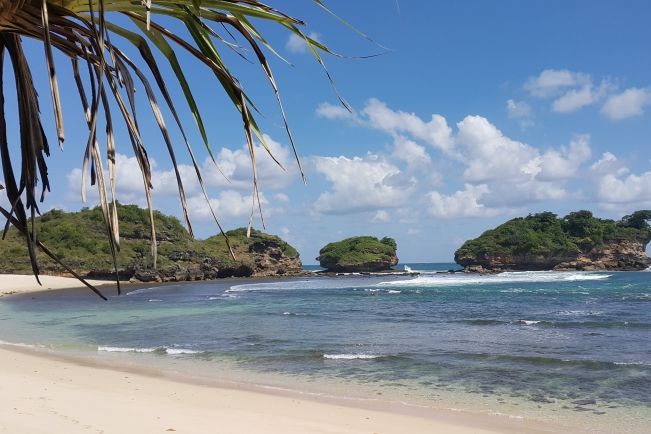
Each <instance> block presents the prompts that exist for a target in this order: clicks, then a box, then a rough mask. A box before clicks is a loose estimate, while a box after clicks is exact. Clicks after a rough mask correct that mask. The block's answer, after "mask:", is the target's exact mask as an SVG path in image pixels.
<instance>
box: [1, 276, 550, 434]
mask: <svg viewBox="0 0 651 434" xmlns="http://www.w3.org/2000/svg"><path fill="white" fill-rule="evenodd" d="M42 279H43V280H42V281H43V284H44V285H43V286H39V285H38V284H37V283H36V281H35V279H34V277H33V276H22V275H0V296H2V295H3V294H9V293H15V292H29V291H42V290H46V289H63V288H73V287H80V286H83V285H82V284H81V283H80V282H78V281H77V280H75V279H70V278H63V277H52V276H43V277H42ZM91 283H92V284H94V285H101V284H110V283H111V282H104V281H92V282H91ZM123 369H124V368H123V367H120V366H116V367H113V365H111V366H110V367H106V366H98V365H97V362H92V361H91V362H88V361H80V360H76V359H70V358H66V357H61V356H53V355H52V354H48V353H38V352H34V351H31V350H26V349H21V348H18V347H15V346H7V345H0V433H11V434H18V433H21V434H22V433H29V434H31V433H35V434H37V433H48V434H74V433H104V434H109V433H116V434H130V433H133V434H146V433H165V432H178V433H190V434H200V433H228V434H236V433H242V434H256V433H269V434H281V433H282V434H309V433H324V434H325V433H360V434H361V433H367V434H372V433H378V434H380V433H381V434H391V433H396V434H417V433H428V434H429V433H441V434H444V433H445V434H471V433H474V434H488V433H549V432H561V430H559V429H554V428H552V429H550V427H548V426H542V425H539V424H537V423H535V424H532V423H530V422H528V421H526V422H525V421H521V420H509V419H507V418H500V417H490V416H476V415H470V414H466V413H458V414H457V413H456V412H447V413H445V412H441V411H435V410H427V409H422V411H418V412H413V413H415V414H410V413H406V412H404V411H397V410H401V409H395V408H391V409H387V408H380V407H377V408H375V407H371V408H360V407H352V406H349V405H348V403H347V402H344V401H342V402H341V403H339V402H337V403H332V402H326V401H315V400H312V399H304V398H303V397H301V396H298V395H278V394H270V393H263V392H258V391H251V390H240V389H233V388H221V387H214V386H202V385H197V384H189V383H184V382H181V381H177V380H176V379H171V378H166V377H164V376H163V374H162V373H161V372H158V371H155V370H151V371H143V372H131V371H129V372H127V371H126V370H123Z"/></svg>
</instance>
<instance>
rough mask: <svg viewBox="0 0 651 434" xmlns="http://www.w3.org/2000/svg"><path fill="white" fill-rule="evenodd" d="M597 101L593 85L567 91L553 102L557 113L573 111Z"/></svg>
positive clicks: (553, 107) (553, 108)
mask: <svg viewBox="0 0 651 434" xmlns="http://www.w3.org/2000/svg"><path fill="white" fill-rule="evenodd" d="M593 102H595V96H594V94H593V92H592V86H583V87H582V88H580V89H572V90H569V91H567V93H565V94H564V95H563V96H561V97H560V98H558V99H557V100H555V101H554V103H553V104H552V110H554V111H555V112H557V113H571V112H574V111H577V110H578V109H580V108H582V107H585V106H587V105H590V104H592V103H593Z"/></svg>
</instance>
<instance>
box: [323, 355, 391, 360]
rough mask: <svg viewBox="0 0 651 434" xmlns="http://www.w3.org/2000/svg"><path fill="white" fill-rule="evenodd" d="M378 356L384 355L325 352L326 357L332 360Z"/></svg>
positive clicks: (365, 358)
mask: <svg viewBox="0 0 651 434" xmlns="http://www.w3.org/2000/svg"><path fill="white" fill-rule="evenodd" d="M378 357H383V356H381V355H378V354H324V355H323V358H324V359H330V360H355V359H364V360H368V359H377V358H378Z"/></svg>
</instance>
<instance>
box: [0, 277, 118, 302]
mask: <svg viewBox="0 0 651 434" xmlns="http://www.w3.org/2000/svg"><path fill="white" fill-rule="evenodd" d="M39 279H41V283H42V285H39V284H38V282H37V281H36V278H34V276H32V275H31V274H30V275H23V274H2V275H0V297H2V296H5V295H10V294H22V293H26V292H36V291H47V290H50V289H68V288H83V287H85V285H84V284H83V283H81V282H80V281H79V280H77V279H74V278H70V277H59V276H45V275H41V276H39ZM87 282H88V283H90V284H91V285H93V286H103V285H111V284H115V282H113V281H107V280H87Z"/></svg>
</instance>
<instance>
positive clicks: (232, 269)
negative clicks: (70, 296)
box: [0, 205, 303, 282]
mask: <svg viewBox="0 0 651 434" xmlns="http://www.w3.org/2000/svg"><path fill="white" fill-rule="evenodd" d="M118 214H119V216H120V233H121V242H120V252H119V255H118V272H119V274H120V278H121V279H124V280H128V279H133V280H136V281H142V282H154V281H159V282H161V281H162V282H168V281H187V280H203V279H215V278H221V277H249V276H275V275H286V274H296V273H300V272H301V271H302V269H303V266H302V264H301V260H300V258H299V254H298V252H297V251H296V249H294V248H293V247H292V246H290V245H289V244H288V243H286V242H285V241H283V240H282V239H280V238H279V237H277V236H274V235H269V234H265V233H263V232H260V231H256V230H252V231H251V237H249V238H247V236H246V229H244V228H240V229H235V230H232V231H229V232H227V233H226V234H227V235H228V238H229V241H230V244H231V247H232V249H233V253H234V254H235V258H236V260H233V258H232V257H231V255H230V253H229V251H228V247H227V246H226V242H225V240H224V237H223V236H221V235H216V236H214V237H210V238H208V239H206V240H194V239H192V238H191V237H190V235H189V234H188V232H187V231H186V230H185V228H184V227H183V226H182V225H181V223H180V222H179V221H178V219H176V218H175V217H170V216H166V215H164V214H162V213H160V212H157V211H156V212H155V213H154V220H155V222H156V230H157V247H158V264H157V268H156V269H154V268H153V267H152V265H151V256H150V255H151V254H150V253H149V251H150V231H149V216H148V211H146V210H144V209H141V208H138V207H137V206H135V205H119V209H118ZM37 230H38V235H39V240H40V241H42V242H43V243H44V244H45V245H46V246H48V247H49V248H50V249H51V250H52V251H54V252H55V253H56V254H58V255H59V256H60V257H61V258H62V259H63V261H64V262H65V263H66V264H68V265H70V266H71V267H72V268H73V269H75V270H76V271H78V272H79V273H80V274H81V275H82V276H83V277H88V278H95V279H97V278H106V279H113V278H114V277H115V272H114V271H113V264H112V261H111V255H110V248H109V245H108V241H107V240H106V230H105V229H104V224H103V220H102V213H101V210H100V209H99V208H95V209H84V210H82V211H80V212H76V213H66V212H63V211H58V210H52V211H49V212H47V213H45V214H43V216H42V217H40V218H38V220H37ZM0 245H1V246H2V248H1V249H0V272H2V273H25V274H29V273H30V272H31V266H30V263H29V259H28V255H27V250H26V248H25V243H24V241H23V240H22V239H21V238H20V235H19V234H18V233H17V232H16V231H15V230H13V229H12V230H10V231H9V234H8V237H7V239H6V240H4V241H0ZM39 263H40V265H41V272H42V273H44V274H60V275H64V274H65V273H64V270H63V269H62V268H61V267H60V266H59V265H57V264H55V263H53V262H52V261H50V260H49V259H48V258H47V257H45V255H42V254H39Z"/></svg>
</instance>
